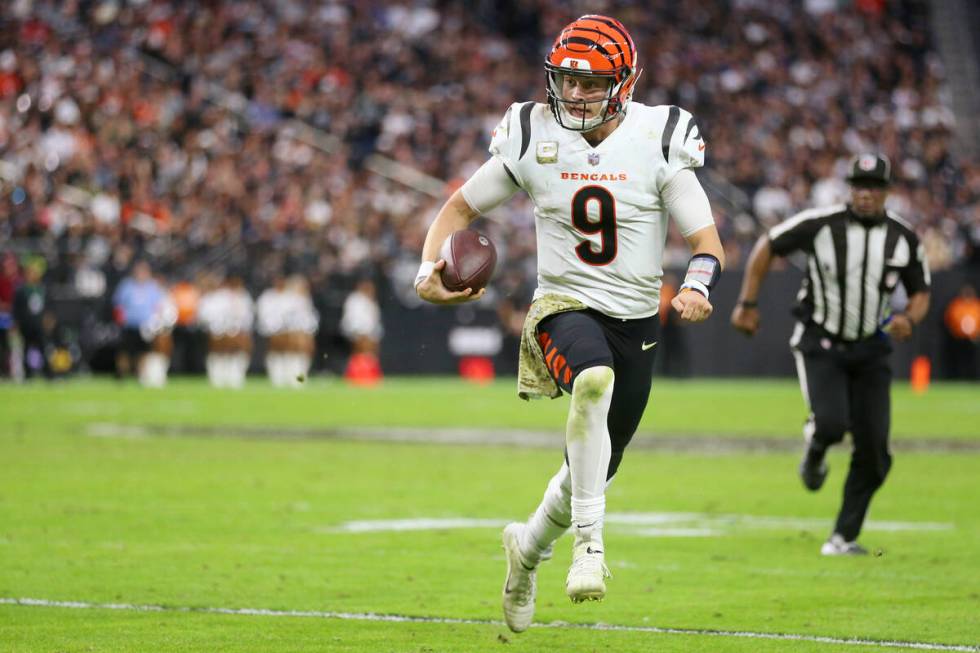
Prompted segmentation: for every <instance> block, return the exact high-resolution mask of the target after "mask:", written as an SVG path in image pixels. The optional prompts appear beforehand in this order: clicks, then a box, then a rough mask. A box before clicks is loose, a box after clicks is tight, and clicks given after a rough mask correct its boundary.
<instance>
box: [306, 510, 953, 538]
mask: <svg viewBox="0 0 980 653" xmlns="http://www.w3.org/2000/svg"><path fill="white" fill-rule="evenodd" d="M510 521H513V520H511V519H505V518H496V519H468V518H463V517H450V518H437V517H417V518H414V519H373V520H357V521H348V522H344V523H342V524H338V525H337V526H330V527H325V528H320V529H317V531H318V532H322V533H378V532H405V531H432V530H455V529H471V528H502V527H503V526H505V525H506V524H507V523H509V522H510ZM605 522H606V525H607V526H608V525H612V526H614V527H615V528H616V529H617V530H619V531H621V532H626V533H629V534H630V535H640V536H648V537H711V536H717V535H725V534H729V533H732V532H735V531H747V530H794V531H795V530H813V531H823V530H826V528H827V524H828V522H827V520H826V519H822V518H809V519H808V518H803V517H769V516H765V515H733V514H709V513H693V512H647V513H615V512H611V513H608V514H606V517H605ZM954 528H955V525H954V524H950V523H944V522H902V521H875V520H869V521H868V522H867V523H866V524H865V525H864V530H866V531H885V532H899V531H914V532H933V531H949V530H953V529H954Z"/></svg>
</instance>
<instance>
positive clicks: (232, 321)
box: [197, 288, 255, 336]
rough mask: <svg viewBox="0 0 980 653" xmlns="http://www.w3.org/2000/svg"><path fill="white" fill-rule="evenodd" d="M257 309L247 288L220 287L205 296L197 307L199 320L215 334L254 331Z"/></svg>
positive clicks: (229, 334) (231, 334)
mask: <svg viewBox="0 0 980 653" xmlns="http://www.w3.org/2000/svg"><path fill="white" fill-rule="evenodd" d="M254 319H255V310H254V305H253V302H252V298H251V297H250V296H249V294H248V292H247V291H245V290H240V291H239V290H232V289H230V288H218V289H217V290H213V291H211V292H209V293H207V294H205V295H204V296H203V297H201V302H200V304H198V308H197V320H198V322H199V323H200V324H201V325H202V326H203V327H204V330H205V331H207V332H208V333H210V334H211V335H213V336H233V335H238V334H239V333H252V323H253V321H254Z"/></svg>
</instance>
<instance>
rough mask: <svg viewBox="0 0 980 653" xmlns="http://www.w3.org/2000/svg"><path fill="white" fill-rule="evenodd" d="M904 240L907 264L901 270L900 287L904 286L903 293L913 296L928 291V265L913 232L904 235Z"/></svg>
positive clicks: (917, 238)
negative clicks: (907, 252)
mask: <svg viewBox="0 0 980 653" xmlns="http://www.w3.org/2000/svg"><path fill="white" fill-rule="evenodd" d="M905 239H906V240H907V241H908V244H909V264H908V265H906V266H905V267H904V268H902V269H901V271H900V272H899V276H900V277H901V279H902V285H903V286H905V292H906V293H908V294H909V295H914V294H915V293H918V292H925V291H927V290H929V283H930V278H929V263H928V262H927V261H926V258H925V256H926V255H925V251H924V248H923V247H922V244H921V243H920V242H919V237H918V236H916V235H915V232H912V231H909V232H908V233H906V234H905Z"/></svg>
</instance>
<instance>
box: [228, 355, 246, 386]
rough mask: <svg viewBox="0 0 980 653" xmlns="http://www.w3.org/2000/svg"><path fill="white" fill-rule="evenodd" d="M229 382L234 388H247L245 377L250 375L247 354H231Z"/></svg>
mask: <svg viewBox="0 0 980 653" xmlns="http://www.w3.org/2000/svg"><path fill="white" fill-rule="evenodd" d="M228 359H229V364H228V368H229V375H230V378H229V381H230V385H231V387H233V388H242V387H244V386H245V376H246V375H247V374H248V362H249V355H248V353H247V352H244V351H242V352H238V353H237V354H231V355H230V356H229V357H228Z"/></svg>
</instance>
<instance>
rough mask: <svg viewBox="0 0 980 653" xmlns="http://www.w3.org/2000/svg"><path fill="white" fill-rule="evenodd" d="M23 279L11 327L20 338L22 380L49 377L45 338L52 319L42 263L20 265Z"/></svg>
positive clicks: (16, 294)
mask: <svg viewBox="0 0 980 653" xmlns="http://www.w3.org/2000/svg"><path fill="white" fill-rule="evenodd" d="M23 268H24V278H23V280H22V282H21V284H20V285H19V286H18V287H17V290H15V291H14V301H13V313H12V314H13V326H14V329H15V331H16V333H17V336H19V341H20V351H21V362H20V364H21V372H22V373H23V375H24V377H25V378H28V379H29V378H33V377H36V376H39V375H43V376H50V373H51V371H50V368H49V367H48V363H47V357H46V351H47V335H48V334H49V333H50V332H51V321H52V320H53V319H54V318H53V316H51V315H50V314H49V311H48V291H47V288H46V287H45V285H44V281H43V279H44V270H45V262H44V259H43V258H41V257H37V256H35V257H32V258H29V259H28V260H27V261H26V262H25V263H24V265H23Z"/></svg>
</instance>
